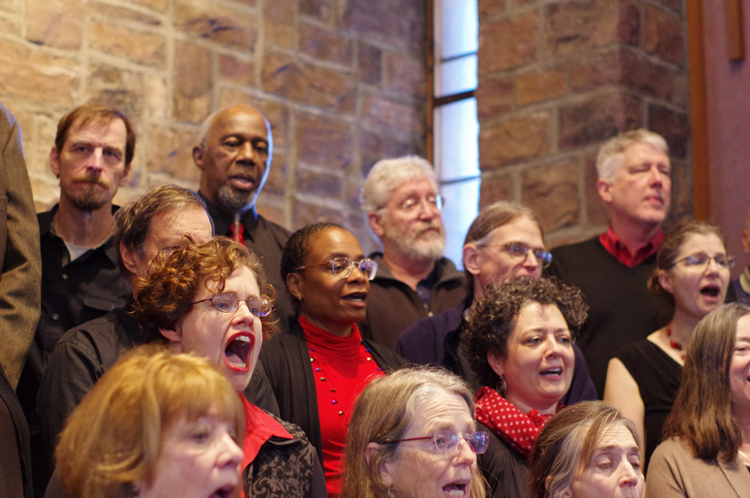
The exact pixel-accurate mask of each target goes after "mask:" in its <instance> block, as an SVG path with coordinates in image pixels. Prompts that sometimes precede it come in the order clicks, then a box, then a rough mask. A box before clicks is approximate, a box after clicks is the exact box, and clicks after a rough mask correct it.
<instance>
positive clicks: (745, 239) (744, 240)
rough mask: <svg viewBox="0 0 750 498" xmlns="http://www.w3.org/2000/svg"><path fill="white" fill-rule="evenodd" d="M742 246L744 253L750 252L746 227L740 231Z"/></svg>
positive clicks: (749, 233)
mask: <svg viewBox="0 0 750 498" xmlns="http://www.w3.org/2000/svg"><path fill="white" fill-rule="evenodd" d="M742 247H744V248H745V254H750V230H748V229H747V228H746V229H744V230H743V231H742Z"/></svg>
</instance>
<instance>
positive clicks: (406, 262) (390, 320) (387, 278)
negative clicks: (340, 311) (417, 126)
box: [360, 156, 466, 348]
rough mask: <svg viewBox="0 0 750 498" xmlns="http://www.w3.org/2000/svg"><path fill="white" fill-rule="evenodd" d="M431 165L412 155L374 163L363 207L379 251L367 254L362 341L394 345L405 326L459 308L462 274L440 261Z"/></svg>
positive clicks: (438, 203)
mask: <svg viewBox="0 0 750 498" xmlns="http://www.w3.org/2000/svg"><path fill="white" fill-rule="evenodd" d="M441 208H442V199H441V198H440V196H439V195H438V194H437V188H436V184H435V173H434V171H433V169H432V165H430V163H428V162H427V161H426V160H424V159H422V158H421V157H417V156H405V157H400V158H396V159H384V160H382V161H378V162H377V163H376V164H375V165H374V166H373V167H372V169H371V170H370V173H369V174H368V175H367V180H366V182H365V187H364V191H363V193H362V209H364V210H365V212H366V213H367V219H368V222H369V224H370V227H371V228H372V231H373V232H374V233H375V235H377V237H378V238H379V239H380V241H381V242H382V244H383V252H382V253H380V252H376V253H373V254H371V255H370V258H372V259H374V260H375V261H377V263H378V271H377V274H376V275H375V278H374V279H373V280H372V282H370V295H369V297H368V299H367V316H366V318H365V321H364V322H362V323H361V324H360V330H361V332H362V335H363V336H364V337H367V338H369V339H372V340H374V341H375V342H378V343H380V344H383V345H385V346H389V347H391V348H392V347H394V346H395V344H396V339H397V338H398V336H399V335H400V334H401V332H402V331H403V330H404V329H406V328H407V327H408V326H409V325H411V324H412V323H414V322H416V321H417V320H420V319H422V318H424V317H427V316H432V315H433V314H436V313H442V312H443V311H445V310H447V309H448V308H451V307H453V306H456V305H458V304H459V303H460V302H461V300H462V299H463V298H464V297H465V296H466V286H465V281H464V276H463V274H462V273H460V272H459V271H458V270H456V267H455V265H454V264H453V263H452V262H451V261H450V260H449V259H447V258H444V257H443V250H444V249H445V231H444V229H443V221H442V218H441V214H440V210H441Z"/></svg>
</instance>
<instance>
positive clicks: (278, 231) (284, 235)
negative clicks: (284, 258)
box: [258, 215, 292, 243]
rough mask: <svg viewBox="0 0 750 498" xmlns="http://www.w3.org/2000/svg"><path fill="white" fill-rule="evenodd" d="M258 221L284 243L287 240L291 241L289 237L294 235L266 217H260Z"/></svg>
mask: <svg viewBox="0 0 750 498" xmlns="http://www.w3.org/2000/svg"><path fill="white" fill-rule="evenodd" d="M258 220H259V221H260V223H262V224H263V225H264V227H265V228H266V230H268V231H269V232H272V233H273V234H274V236H275V237H276V239H277V240H280V241H282V242H283V243H285V242H286V241H287V239H289V236H290V235H291V234H292V232H290V231H289V230H287V229H286V228H284V227H283V226H281V225H279V224H278V223H274V222H273V221H271V220H269V219H268V218H266V217H265V216H261V215H258Z"/></svg>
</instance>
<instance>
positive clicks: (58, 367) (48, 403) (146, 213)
mask: <svg viewBox="0 0 750 498" xmlns="http://www.w3.org/2000/svg"><path fill="white" fill-rule="evenodd" d="M211 236H212V227H211V221H210V219H209V217H208V214H207V213H206V207H205V205H204V203H203V200H201V198H200V197H199V196H198V195H197V194H196V193H195V192H193V191H192V190H189V189H186V188H183V187H178V186H177V185H161V186H158V187H154V188H152V189H150V190H148V191H147V192H146V193H144V194H143V195H142V196H141V197H139V198H138V199H137V200H136V201H134V202H132V203H131V204H128V205H127V206H125V207H123V208H121V209H120V210H119V211H118V213H117V216H116V220H115V235H114V239H115V246H116V247H118V248H119V251H118V253H119V265H120V270H121V271H122V275H123V278H124V279H126V280H127V281H128V282H129V284H130V286H131V287H132V283H133V281H134V279H135V278H136V277H139V276H140V277H145V276H147V275H148V270H149V265H150V263H151V260H152V259H153V258H154V257H156V255H157V254H160V253H162V254H166V253H169V252H170V251H172V250H173V249H174V248H176V247H179V246H180V245H182V244H183V243H185V242H186V241H187V240H191V241H193V242H195V243H204V242H208V241H209V240H210V239H211ZM134 309H135V301H134V299H133V298H132V297H131V301H130V303H129V304H128V305H127V306H125V307H123V308H117V309H115V310H113V311H111V312H109V313H107V314H106V315H104V316H103V317H101V318H97V319H96V320H91V321H89V322H86V323H84V324H82V325H79V326H78V327H75V328H73V329H71V330H69V331H68V332H66V333H65V335H64V336H63V337H62V339H60V341H58V343H57V345H56V346H55V349H53V350H52V354H51V355H50V356H49V359H48V361H47V366H46V367H45V369H44V375H43V376H42V382H41V386H40V388H39V396H38V399H37V410H38V415H39V421H40V425H41V430H42V451H41V452H39V451H38V452H37V454H36V455H34V458H35V459H36V460H37V461H39V460H42V459H43V460H44V462H40V463H38V465H37V468H39V469H41V470H40V471H37V474H38V475H35V476H34V479H35V480H37V481H44V483H46V481H47V480H49V477H50V476H51V475H52V471H53V465H52V456H53V452H54V449H55V445H56V443H57V438H58V435H59V434H60V432H61V431H62V428H63V425H64V423H65V420H66V419H67V418H68V416H69V415H70V414H71V413H72V412H73V410H74V409H75V407H76V406H78V404H79V403H80V402H81V400H82V399H83V398H84V396H86V394H87V393H88V392H89V391H90V390H91V388H92V387H93V386H94V384H96V382H97V381H98V380H99V378H101V376H102V375H104V373H105V372H106V371H107V370H108V369H109V368H111V367H112V365H114V364H115V362H116V361H117V360H118V358H120V356H121V355H122V354H123V353H125V352H126V351H128V350H130V349H132V348H134V347H136V346H138V345H140V344H144V343H145V342H146V340H147V337H146V336H145V335H144V333H143V331H142V330H141V326H140V325H139V323H138V320H136V318H135V317H134V316H133V310H134ZM246 396H247V398H248V400H249V401H250V402H251V403H253V404H255V405H257V406H259V407H260V408H263V409H265V410H268V411H270V412H271V413H274V414H277V413H278V406H277V405H276V399H275V398H274V396H273V393H272V392H271V388H270V386H269V385H268V382H267V380H265V374H264V373H263V371H262V366H261V365H258V367H257V371H256V372H255V373H254V374H253V376H252V378H251V381H250V385H249V386H248V389H247V390H246ZM35 470H36V469H35ZM41 472H44V474H42V473H41Z"/></svg>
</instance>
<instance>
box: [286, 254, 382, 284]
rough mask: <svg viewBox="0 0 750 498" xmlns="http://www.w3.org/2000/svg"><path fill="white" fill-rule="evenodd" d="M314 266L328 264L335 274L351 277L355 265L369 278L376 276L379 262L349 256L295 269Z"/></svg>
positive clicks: (340, 276) (335, 275)
mask: <svg viewBox="0 0 750 498" xmlns="http://www.w3.org/2000/svg"><path fill="white" fill-rule="evenodd" d="M312 266H328V267H330V268H331V273H332V274H333V276H334V277H339V278H349V276H350V275H351V274H352V271H353V270H354V267H355V266H356V267H357V268H359V271H361V272H362V275H364V276H365V278H367V280H372V279H373V278H375V274H376V273H377V272H378V263H377V262H375V261H373V260H371V259H369V258H365V259H361V260H359V261H352V260H351V259H349V258H335V259H332V260H330V261H328V262H326V263H318V264H316V265H306V266H300V267H299V268H297V269H296V270H294V271H299V270H304V269H305V268H310V267H312Z"/></svg>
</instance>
